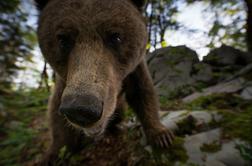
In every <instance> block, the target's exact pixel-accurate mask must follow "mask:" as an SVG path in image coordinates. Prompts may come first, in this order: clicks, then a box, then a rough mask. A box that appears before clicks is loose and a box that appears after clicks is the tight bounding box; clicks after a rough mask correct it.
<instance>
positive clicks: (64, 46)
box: [57, 34, 74, 54]
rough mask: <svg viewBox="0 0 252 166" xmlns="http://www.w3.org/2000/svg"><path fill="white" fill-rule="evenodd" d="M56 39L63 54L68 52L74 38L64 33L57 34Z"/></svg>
mask: <svg viewBox="0 0 252 166" xmlns="http://www.w3.org/2000/svg"><path fill="white" fill-rule="evenodd" d="M57 40H58V43H59V48H60V50H61V51H62V52H63V53H64V54H68V53H70V51H71V49H72V48H73V46H74V39H73V38H71V36H68V35H66V34H58V35H57Z"/></svg>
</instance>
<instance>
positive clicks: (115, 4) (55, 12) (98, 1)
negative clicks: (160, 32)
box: [42, 0, 141, 23]
mask: <svg viewBox="0 0 252 166" xmlns="http://www.w3.org/2000/svg"><path fill="white" fill-rule="evenodd" d="M42 15H45V16H47V17H50V18H55V19H58V20H59V19H64V18H66V17H68V18H72V19H80V20H82V21H86V22H92V21H93V22H95V23H98V22H99V21H112V22H113V21H114V22H124V21H125V22H129V21H134V20H135V18H136V17H138V18H141V14H140V13H139V12H138V11H137V9H136V8H135V7H134V6H133V5H132V4H131V3H130V2H129V0H51V2H50V3H49V4H48V7H46V9H45V11H43V12H42Z"/></svg>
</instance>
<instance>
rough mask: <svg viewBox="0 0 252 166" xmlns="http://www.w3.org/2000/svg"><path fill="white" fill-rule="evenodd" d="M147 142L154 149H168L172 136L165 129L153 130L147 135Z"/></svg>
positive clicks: (171, 133) (169, 131)
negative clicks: (154, 147)
mask: <svg viewBox="0 0 252 166" xmlns="http://www.w3.org/2000/svg"><path fill="white" fill-rule="evenodd" d="M148 137H149V142H150V143H151V144H152V145H153V146H156V147H161V148H168V147H170V146H171V145H172V142H173V139H174V137H175V136H174V134H173V132H172V131H171V130H169V129H167V128H163V129H159V130H155V132H151V134H150V133H149V134H148Z"/></svg>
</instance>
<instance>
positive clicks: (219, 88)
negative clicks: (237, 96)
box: [182, 78, 245, 103]
mask: <svg viewBox="0 0 252 166" xmlns="http://www.w3.org/2000/svg"><path fill="white" fill-rule="evenodd" d="M244 82H245V80H244V79H243V78H237V79H235V80H232V81H229V82H225V83H220V84H217V85H215V86H211V87H209V88H206V89H203V90H202V92H196V93H193V94H191V95H189V96H187V97H185V98H183V99H182V101H183V102H185V103H189V102H192V101H193V100H195V99H197V98H199V97H202V96H208V95H212V94H214V93H234V92H238V91H239V90H241V89H243V87H244V85H243V84H244Z"/></svg>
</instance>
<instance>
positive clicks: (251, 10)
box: [245, 0, 252, 52]
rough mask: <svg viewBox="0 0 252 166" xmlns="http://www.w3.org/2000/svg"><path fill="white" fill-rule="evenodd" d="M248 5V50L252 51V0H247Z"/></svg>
mask: <svg viewBox="0 0 252 166" xmlns="http://www.w3.org/2000/svg"><path fill="white" fill-rule="evenodd" d="M245 2H246V5H247V35H246V40H247V46H248V51H249V52H252V0H245Z"/></svg>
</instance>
